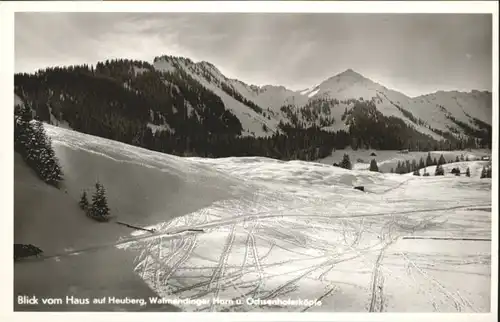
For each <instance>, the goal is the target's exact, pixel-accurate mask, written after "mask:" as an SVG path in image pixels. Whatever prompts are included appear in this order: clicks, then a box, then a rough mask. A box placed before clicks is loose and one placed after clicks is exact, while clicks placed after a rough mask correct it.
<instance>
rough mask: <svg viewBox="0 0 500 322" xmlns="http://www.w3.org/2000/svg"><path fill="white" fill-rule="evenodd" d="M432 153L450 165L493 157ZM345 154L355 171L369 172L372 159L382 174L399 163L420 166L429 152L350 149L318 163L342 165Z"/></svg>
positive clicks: (481, 152)
mask: <svg viewBox="0 0 500 322" xmlns="http://www.w3.org/2000/svg"><path fill="white" fill-rule="evenodd" d="M372 153H375V156H371V154H372ZM430 153H431V158H432V159H434V158H435V159H436V160H439V157H440V156H441V154H442V155H443V157H444V158H445V159H446V161H447V162H450V163H451V162H455V161H456V158H457V157H458V158H459V159H460V158H461V157H462V155H463V158H464V160H465V159H466V158H467V159H468V160H469V161H478V160H481V158H482V157H483V156H490V157H491V150H486V149H475V150H471V151H430ZM344 154H347V155H349V159H350V160H351V163H352V165H353V169H355V170H368V169H369V168H370V161H371V160H372V159H375V161H377V165H378V168H379V170H380V171H381V172H390V170H391V168H393V169H396V166H397V164H398V161H401V162H403V161H406V160H409V161H410V162H411V161H413V160H415V161H416V162H417V164H418V162H419V160H420V158H423V159H424V162H425V160H426V158H427V154H428V152H413V151H412V152H408V153H400V152H399V151H396V150H394V151H393V150H384V151H377V150H364V149H359V150H352V149H350V148H348V149H345V150H335V151H333V152H332V154H331V155H330V156H328V157H326V158H324V159H321V160H319V161H318V162H320V163H323V164H328V165H331V164H333V163H340V161H342V157H343V156H344ZM483 163H484V164H485V163H487V162H482V163H481V162H480V163H479V164H483ZM429 169H430V168H429ZM465 169H467V168H465ZM450 170H451V169H450ZM422 171H423V170H422ZM432 173H434V170H432Z"/></svg>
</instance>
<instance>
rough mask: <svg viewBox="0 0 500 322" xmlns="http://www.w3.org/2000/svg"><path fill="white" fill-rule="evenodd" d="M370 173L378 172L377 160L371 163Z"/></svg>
mask: <svg viewBox="0 0 500 322" xmlns="http://www.w3.org/2000/svg"><path fill="white" fill-rule="evenodd" d="M370 171H374V172H378V165H377V161H375V159H372V161H371V162H370Z"/></svg>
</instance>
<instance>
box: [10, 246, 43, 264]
mask: <svg viewBox="0 0 500 322" xmlns="http://www.w3.org/2000/svg"><path fill="white" fill-rule="evenodd" d="M42 253H43V251H42V250H41V249H40V248H38V247H36V246H34V245H31V244H27V245H26V244H14V260H15V261H17V260H19V259H20V258H24V257H30V256H40V254H42Z"/></svg>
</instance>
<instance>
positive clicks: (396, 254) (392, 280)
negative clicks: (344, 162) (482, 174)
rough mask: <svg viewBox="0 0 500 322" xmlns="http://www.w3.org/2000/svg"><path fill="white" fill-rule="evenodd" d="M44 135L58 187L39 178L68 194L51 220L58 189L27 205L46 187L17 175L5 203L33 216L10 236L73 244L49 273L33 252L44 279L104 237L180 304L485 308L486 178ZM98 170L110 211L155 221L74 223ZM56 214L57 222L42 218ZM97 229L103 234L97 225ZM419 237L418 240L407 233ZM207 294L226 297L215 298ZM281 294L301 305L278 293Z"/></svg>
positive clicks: (49, 263)
mask: <svg viewBox="0 0 500 322" xmlns="http://www.w3.org/2000/svg"><path fill="white" fill-rule="evenodd" d="M47 132H48V134H49V136H50V137H51V138H52V140H53V142H54V145H55V149H56V153H57V156H58V157H59V159H60V160H61V163H62V165H63V170H64V173H65V178H66V179H65V187H64V188H63V189H67V191H68V192H67V194H65V193H64V192H63V191H56V190H55V189H52V188H51V189H52V190H51V191H53V192H51V194H57V195H58V196H59V197H64V198H65V200H66V201H64V204H63V205H62V206H61V208H60V211H53V213H51V214H46V215H47V216H50V220H42V219H40V218H44V217H45V216H43V215H44V214H45V212H47V211H50V210H51V209H52V210H54V208H53V207H54V205H57V202H56V201H57V200H56V199H48V200H54V202H51V201H46V202H44V203H42V206H41V207H40V206H38V204H39V202H40V201H41V200H39V198H45V197H47V196H48V194H46V193H44V194H38V193H37V192H36V191H37V190H38V189H44V188H45V187H43V188H42V187H40V186H34V185H33V182H32V181H30V182H26V181H25V180H24V179H23V176H24V175H20V176H18V175H16V178H15V180H16V185H17V186H16V189H17V190H16V194H17V195H18V197H17V198H18V199H17V200H16V207H15V209H17V210H16V211H21V212H22V215H23V216H25V218H32V219H31V220H35V219H34V217H36V216H38V219H37V220H36V222H31V221H30V220H25V221H23V222H19V223H18V225H17V227H16V231H17V232H18V236H19V238H21V236H24V237H25V238H26V239H28V238H29V237H30V236H31V234H34V236H35V237H33V238H32V239H29V242H32V243H37V244H40V245H44V246H43V247H42V248H46V249H47V252H48V254H47V255H50V253H51V252H57V251H59V250H61V249H63V248H65V247H72V248H74V250H73V251H69V252H68V253H66V254H59V256H58V258H57V260H59V261H60V263H66V266H64V267H63V266H60V267H61V268H60V269H59V271H58V272H56V271H51V269H52V267H53V265H54V263H53V261H54V260H55V259H54V258H40V259H39V260H36V259H35V260H33V263H37V265H38V266H37V269H33V270H32V271H30V274H35V270H36V271H37V272H39V271H40V270H41V271H43V272H44V274H45V275H46V276H49V277H51V278H52V279H51V280H52V281H55V280H56V279H55V278H54V274H56V273H57V274H64V275H65V276H71V275H72V274H78V270H76V271H75V270H74V268H72V267H71V264H70V263H71V260H72V258H74V257H75V256H77V257H78V256H89V253H91V252H90V250H89V247H90V246H92V248H91V250H92V252H94V253H98V254H102V253H101V252H102V251H104V249H109V247H110V245H111V246H116V247H118V248H119V249H123V250H124V253H125V254H129V252H130V257H131V258H135V260H134V262H133V263H128V264H127V263H126V262H124V261H121V262H117V263H118V264H119V265H120V269H121V270H129V271H130V272H135V273H136V275H137V276H139V277H140V278H142V279H143V280H144V281H145V282H146V283H147V284H148V285H149V287H150V288H152V289H153V290H154V291H155V292H156V293H158V294H159V295H161V296H165V297H168V298H170V299H175V298H190V299H196V300H197V301H199V302H198V305H194V304H183V305H181V308H182V309H183V310H186V311H224V310H225V311H267V312H269V311H323V312H332V311H335V312H341V311H344V312H356V311H358V312H362V311H370V312H373V311H391V312H408V311H411V312H417V311H418V312H434V311H440V312H457V311H460V312H488V311H489V310H490V280H491V268H490V266H491V242H490V241H488V239H490V238H491V180H490V179H476V178H465V177H430V178H422V177H413V176H401V175H393V174H382V173H374V172H368V171H358V170H354V171H349V170H344V169H340V168H338V167H333V166H330V165H325V164H320V163H309V162H300V161H292V162H282V161H277V160H272V159H266V158H258V157H251V158H225V159H202V158H178V157H174V156H170V155H165V154H160V153H155V152H151V151H148V150H144V149H140V148H137V147H133V146H129V145H125V144H121V143H117V142H114V141H110V140H105V139H102V138H98V137H93V136H89V135H85V134H81V133H77V132H73V131H70V130H66V129H62V128H58V127H53V126H47ZM16 162H18V161H16ZM96 179H99V180H100V181H101V182H102V183H103V184H104V186H105V187H106V189H107V193H108V196H109V204H110V207H111V209H112V211H113V214H114V215H116V216H117V217H118V219H120V220H123V221H125V222H128V223H131V224H136V225H139V226H144V225H150V227H153V228H155V229H156V232H155V233H154V234H150V233H143V232H140V231H135V232H133V233H132V232H131V233H130V235H128V233H126V232H125V231H124V230H123V229H125V228H123V227H122V228H120V229H122V230H120V231H117V228H107V227H108V226H110V225H113V224H112V223H108V224H98V223H94V222H91V221H90V222H85V220H86V219H87V218H85V217H84V215H83V214H82V213H80V212H79V211H78V208H77V200H78V197H79V194H80V192H81V191H82V189H85V188H91V187H92V184H93V183H94V181H95V180H96ZM354 185H363V186H365V189H366V192H365V193H363V192H361V191H358V190H355V189H353V186H354ZM25 189H29V191H30V192H29V193H26V192H25V191H24V190H25ZM47 189H48V188H47ZM25 194H26V195H25ZM26 198H28V199H29V201H30V203H28V202H27V200H28V199H26ZM23 203H24V204H25V205H24V206H25V207H28V208H23V207H22V206H23V205H22V204H23ZM72 204H73V205H72ZM50 207H52V208H50ZM41 212H43V213H41ZM39 214H42V216H39ZM19 215H21V214H19V213H16V217H15V218H16V219H15V220H16V221H17V220H18V219H17V218H18V216H19ZM79 216H80V217H79ZM58 220H62V222H65V223H67V225H68V227H69V228H67V229H65V230H60V229H59V230H58V229H54V225H57V222H58ZM73 220H74V223H73V224H72V223H71V222H70V221H73ZM89 220H90V219H89ZM78 223H81V224H78ZM90 226H92V227H96V229H95V230H92V229H89V227H90ZM106 229H109V231H110V233H108V234H107V235H105V234H104V233H100V231H101V230H106ZM36 230H38V231H36ZM102 235H105V236H102ZM127 235H128V236H127ZM419 236H420V237H422V236H423V238H424V239H421V240H412V239H408V237H419ZM436 237H439V238H448V239H449V238H451V239H452V240H439V239H432V238H436ZM19 238H18V239H17V240H18V241H19V242H21V239H19ZM125 238H128V239H125ZM429 238H430V239H429ZM80 247H81V248H80ZM74 252H77V253H79V255H78V254H76V255H75V254H74ZM70 254H72V255H70ZM136 255H137V256H136ZM96 256H97V257H94V259H95V260H94V262H93V263H94V264H95V265H93V266H92V268H93V272H94V273H95V274H99V270H107V269H108V267H113V269H115V268H114V266H109V265H106V264H104V266H105V267H103V265H99V264H98V263H96V262H95V261H96V260H97V258H99V259H100V260H102V261H103V262H102V263H105V262H104V258H105V257H106V256H104V255H100V256H98V255H96ZM73 263H74V264H73V265H78V263H81V261H80V262H78V263H77V262H73ZM30 264H31V262H26V263H23V262H20V263H19V264H16V265H19V269H21V267H25V266H26V265H30ZM464 264H467V265H464ZM16 269H18V268H16ZM26 274H28V273H26ZM87 275H89V274H88V273H87ZM106 276H107V275H106ZM39 283H40V282H39ZM61 283H64V282H61ZM37 285H42V284H37ZM32 290H34V291H36V289H32ZM72 291H73V293H72V294H74V295H75V296H78V295H79V294H84V295H88V291H85V290H83V289H81V288H80V289H78V288H77V289H73V290H72ZM51 295H52V296H55V294H51ZM65 295H66V293H65V294H63V295H61V296H65ZM140 296H142V295H140ZM213 298H219V299H222V300H226V301H227V302H225V303H218V304H214V303H213V302H212V300H211V299H213ZM249 299H260V300H262V301H264V300H270V301H274V302H266V303H256V302H251V300H249ZM287 299H291V300H298V299H301V300H312V302H309V303H298V302H295V303H288V304H287V303H283V302H280V301H286V300H287ZM239 300H241V303H240V302H239ZM314 300H320V301H321V304H320V305H318V302H314ZM315 303H316V304H315Z"/></svg>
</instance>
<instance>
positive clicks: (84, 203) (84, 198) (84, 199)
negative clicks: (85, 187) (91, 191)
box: [78, 191, 89, 210]
mask: <svg viewBox="0 0 500 322" xmlns="http://www.w3.org/2000/svg"><path fill="white" fill-rule="evenodd" d="M78 205H79V206H80V208H81V209H83V210H87V208H88V207H89V200H88V199H87V192H86V191H84V192H83V193H82V197H81V198H80V202H79V203H78Z"/></svg>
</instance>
